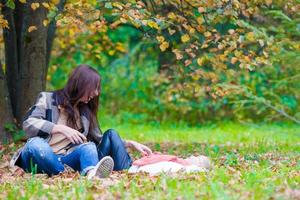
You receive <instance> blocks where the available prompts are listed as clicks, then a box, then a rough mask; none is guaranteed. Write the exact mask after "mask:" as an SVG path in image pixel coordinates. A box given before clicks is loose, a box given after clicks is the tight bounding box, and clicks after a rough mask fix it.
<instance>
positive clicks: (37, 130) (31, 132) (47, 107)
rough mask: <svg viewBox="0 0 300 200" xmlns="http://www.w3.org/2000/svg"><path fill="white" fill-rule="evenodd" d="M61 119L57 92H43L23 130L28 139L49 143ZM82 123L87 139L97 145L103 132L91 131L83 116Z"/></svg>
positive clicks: (20, 150)
mask: <svg viewBox="0 0 300 200" xmlns="http://www.w3.org/2000/svg"><path fill="white" fill-rule="evenodd" d="M58 117H59V110H58V105H57V101H56V93H55V92H41V93H40V94H39V96H38V98H37V101H36V103H35V104H34V105H33V106H32V107H31V108H30V109H29V111H28V112H27V114H26V116H25V118H24V121H23V130H24V131H25V133H26V135H27V137H28V138H32V137H41V138H44V139H45V140H46V141H47V142H48V141H49V140H50V138H51V134H50V133H51V131H52V129H53V127H54V125H55V124H56V123H57V121H58ZM80 118H81V123H82V126H83V129H84V131H83V133H82V134H83V135H85V136H86V137H87V139H88V140H89V141H93V142H95V143H96V144H99V142H100V141H101V139H102V132H101V130H100V129H99V128H95V129H94V130H91V131H89V127H90V121H89V120H88V118H87V117H86V116H85V114H81V116H80ZM22 149H23V148H21V149H19V150H18V151H17V152H16V153H15V154H14V156H13V158H12V160H11V162H10V166H11V167H13V166H14V165H15V164H16V162H17V160H18V158H19V156H20V154H21V152H22Z"/></svg>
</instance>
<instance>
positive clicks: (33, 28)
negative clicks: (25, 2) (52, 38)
mask: <svg viewBox="0 0 300 200" xmlns="http://www.w3.org/2000/svg"><path fill="white" fill-rule="evenodd" d="M35 30H37V27H36V26H29V28H28V32H29V33H30V32H32V31H35Z"/></svg>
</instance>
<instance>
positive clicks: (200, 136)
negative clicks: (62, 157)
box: [0, 120, 300, 199]
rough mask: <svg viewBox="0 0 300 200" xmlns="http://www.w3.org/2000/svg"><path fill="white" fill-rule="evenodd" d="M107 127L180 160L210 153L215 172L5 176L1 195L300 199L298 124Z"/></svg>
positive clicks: (106, 197)
mask: <svg viewBox="0 0 300 200" xmlns="http://www.w3.org/2000/svg"><path fill="white" fill-rule="evenodd" d="M112 124H117V125H115V126H112ZM107 128H115V129H117V130H118V131H119V132H120V134H121V135H122V137H123V138H126V139H133V140H138V141H140V142H143V143H147V144H148V145H149V146H151V148H152V149H153V150H155V151H161V152H164V153H170V154H175V155H180V156H182V157H185V156H189V155H192V154H204V155H207V156H209V157H210V158H211V159H212V161H213V169H212V170H211V171H210V172H208V173H196V174H189V175H183V174H178V175H176V176H168V175H165V174H162V175H161V176H157V177H149V176H147V175H145V174H138V175H129V174H127V173H126V172H122V173H115V174H113V178H112V179H110V180H98V181H88V180H86V179H85V177H80V176H79V175H77V176H72V177H74V178H72V179H71V178H70V175H66V177H62V176H60V177H55V178H45V177H44V176H43V177H41V176H39V175H38V176H31V175H29V174H27V175H25V176H23V177H10V178H6V179H5V180H4V179H2V180H1V181H0V182H1V185H0V198H1V199H3V198H7V199H20V198H22V199H36V198H50V199H93V198H104V199H116V198H121V199H272V198H273V199H293V198H299V194H297V192H298V193H299V188H300V186H299V183H300V161H299V160H300V153H299V152H300V127H299V126H296V125H291V124H264V125H254V124H248V125H241V124H237V123H224V124H216V125H207V126H202V127H188V126H186V125H182V124H181V125H176V124H161V125H157V124H152V125H151V124H149V125H137V124H120V123H115V122H114V121H109V120H105V121H104V123H103V130H105V129H107ZM0 155H2V154H0ZM3 156H4V154H3ZM3 156H2V159H3ZM133 156H134V157H136V156H138V154H133ZM0 173H1V171H0ZM297 195H298V196H297Z"/></svg>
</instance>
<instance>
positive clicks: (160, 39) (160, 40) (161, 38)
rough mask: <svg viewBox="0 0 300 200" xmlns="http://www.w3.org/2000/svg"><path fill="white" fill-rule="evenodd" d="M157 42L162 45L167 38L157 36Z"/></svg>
mask: <svg viewBox="0 0 300 200" xmlns="http://www.w3.org/2000/svg"><path fill="white" fill-rule="evenodd" d="M156 39H157V41H159V42H160V43H162V42H163V41H165V38H164V37H163V36H157V37H156Z"/></svg>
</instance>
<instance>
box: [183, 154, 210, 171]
mask: <svg viewBox="0 0 300 200" xmlns="http://www.w3.org/2000/svg"><path fill="white" fill-rule="evenodd" d="M187 159H188V161H189V162H191V164H193V165H197V166H198V167H201V168H205V169H210V167H211V163H210V160H209V158H208V157H206V156H190V157H188V158H187Z"/></svg>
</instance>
